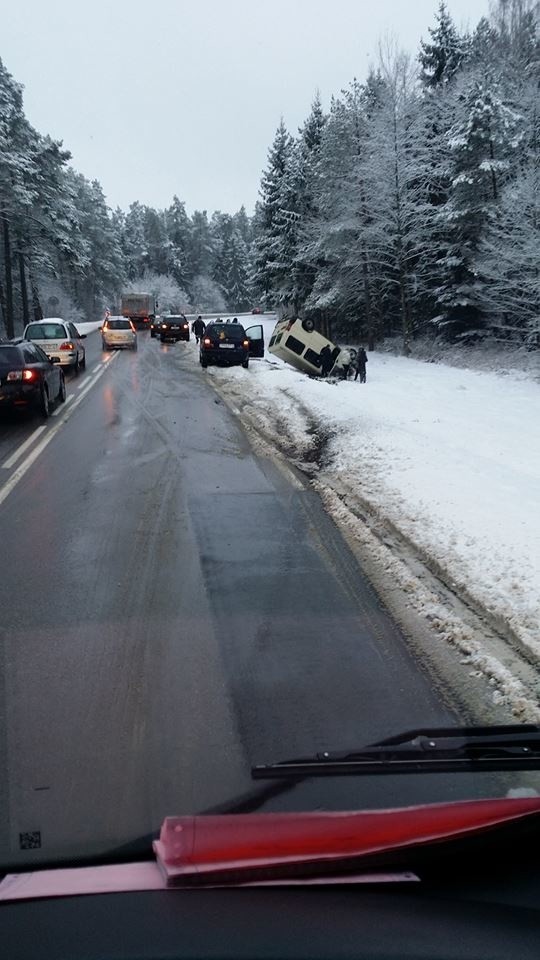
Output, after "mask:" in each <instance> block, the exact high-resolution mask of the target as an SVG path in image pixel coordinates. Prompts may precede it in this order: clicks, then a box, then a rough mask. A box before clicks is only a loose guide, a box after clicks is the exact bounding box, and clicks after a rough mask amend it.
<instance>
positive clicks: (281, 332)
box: [268, 318, 356, 376]
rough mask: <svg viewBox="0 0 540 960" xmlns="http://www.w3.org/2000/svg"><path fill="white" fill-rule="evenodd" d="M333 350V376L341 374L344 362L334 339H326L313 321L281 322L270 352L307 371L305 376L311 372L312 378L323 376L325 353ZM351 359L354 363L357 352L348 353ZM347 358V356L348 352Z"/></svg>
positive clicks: (273, 338)
mask: <svg viewBox="0 0 540 960" xmlns="http://www.w3.org/2000/svg"><path fill="white" fill-rule="evenodd" d="M325 347H329V348H330V351H331V357H332V367H331V369H330V375H332V374H340V372H341V369H342V364H343V361H344V351H342V350H341V347H337V346H336V345H335V343H332V341H331V340H327V338H326V337H323V335H322V333H319V332H318V331H317V330H315V329H314V325H313V321H312V320H300V319H299V318H296V319H294V320H290V319H289V320H287V319H283V320H278V322H277V323H276V325H275V327H274V331H273V333H272V336H271V338H270V343H269V345H268V350H269V352H270V353H274V354H275V355H276V357H280V358H281V360H285V361H286V362H287V363H290V364H291V366H293V367H296V369H297V370H303V371H304V373H310V374H311V375H312V376H320V373H321V366H322V360H321V350H323V349H324V348H325ZM348 353H350V358H351V360H354V357H355V355H356V350H350V351H348ZM345 357H347V353H345Z"/></svg>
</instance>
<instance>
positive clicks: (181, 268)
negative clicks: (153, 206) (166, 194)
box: [165, 196, 194, 292]
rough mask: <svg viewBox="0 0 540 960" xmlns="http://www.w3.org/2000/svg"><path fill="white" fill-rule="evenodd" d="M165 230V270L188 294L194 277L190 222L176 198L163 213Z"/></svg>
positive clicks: (182, 204) (184, 208) (180, 201)
mask: <svg viewBox="0 0 540 960" xmlns="http://www.w3.org/2000/svg"><path fill="white" fill-rule="evenodd" d="M165 228H166V231H167V237H168V241H169V243H168V247H169V249H168V265H167V270H166V271H165V272H168V273H170V274H171V276H173V277H174V279H175V281H176V283H177V284H178V286H179V287H180V288H181V289H183V290H186V291H188V292H189V290H190V285H191V281H192V279H193V276H194V269H193V264H192V262H191V259H190V254H191V220H190V218H189V217H188V215H187V213H186V207H185V204H184V202H183V201H182V200H179V198H178V197H177V196H174V197H173V202H172V204H171V206H170V207H169V208H168V209H167V210H166V211H165Z"/></svg>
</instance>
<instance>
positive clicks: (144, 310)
mask: <svg viewBox="0 0 540 960" xmlns="http://www.w3.org/2000/svg"><path fill="white" fill-rule="evenodd" d="M157 307H158V303H157V300H156V298H155V297H154V295H153V294H152V293H123V294H122V297H121V300H120V313H121V315H122V316H123V317H128V318H129V319H130V320H131V322H132V323H133V325H134V326H135V327H137V329H139V330H149V329H150V324H151V323H152V320H153V319H154V317H155V315H156V310H157Z"/></svg>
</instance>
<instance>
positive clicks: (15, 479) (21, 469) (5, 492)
mask: <svg viewBox="0 0 540 960" xmlns="http://www.w3.org/2000/svg"><path fill="white" fill-rule="evenodd" d="M114 356H115V355H114V354H113V356H112V358H111V359H113V360H114ZM106 369H107V367H106V366H103V367H101V370H100V371H99V373H96V375H95V377H93V378H92V380H90V381H89V382H88V383H87V385H86V390H83V391H81V393H80V394H79V396H78V397H77V399H76V400H75V401H74V403H73V404H72V405H71V406H70V408H69V409H68V410H66V412H65V413H64V416H63V417H62V419H61V420H59V421H58V423H55V425H54V427H51V429H50V430H48V431H47V434H46V436H44V437H43V439H42V440H41V441H40V442H39V443H38V444H37V445H36V446H35V447H34V449H33V450H32V452H31V453H29V454H28V456H27V457H26V460H23V462H22V463H21V464H20V465H19V466H18V467H17V469H16V470H15V471H14V473H13V474H12V476H11V477H10V478H9V480H8V481H7V483H5V484H4V486H3V487H2V488H1V489H0V504H2V503H3V502H4V500H6V499H7V497H9V495H10V493H11V491H12V490H13V489H14V488H15V487H16V486H17V484H18V483H19V481H20V480H22V478H23V477H24V475H25V473H26V472H27V471H28V470H29V469H30V467H31V466H32V464H33V463H34V461H35V460H37V458H38V457H39V455H40V454H41V453H43V451H44V450H45V448H46V447H48V445H49V443H50V442H51V440H53V439H54V437H55V436H56V434H57V433H58V432H59V431H60V430H61V429H62V427H63V426H64V424H65V423H67V421H68V420H69V418H70V417H71V416H72V415H73V413H74V412H75V410H76V409H77V407H78V406H79V404H80V403H81V401H82V400H84V398H85V396H86V394H87V393H88V391H89V390H91V389H92V387H93V386H94V384H95V383H96V382H97V381H98V380H99V378H100V377H101V376H103V374H104V373H105V370H106Z"/></svg>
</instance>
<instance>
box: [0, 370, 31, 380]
mask: <svg viewBox="0 0 540 960" xmlns="http://www.w3.org/2000/svg"><path fill="white" fill-rule="evenodd" d="M37 376H38V374H37V373H36V371H35V370H10V371H9V373H8V375H7V377H6V380H7V381H8V382H9V383H13V382H14V381H15V380H26V381H28V380H36V379H37Z"/></svg>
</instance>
